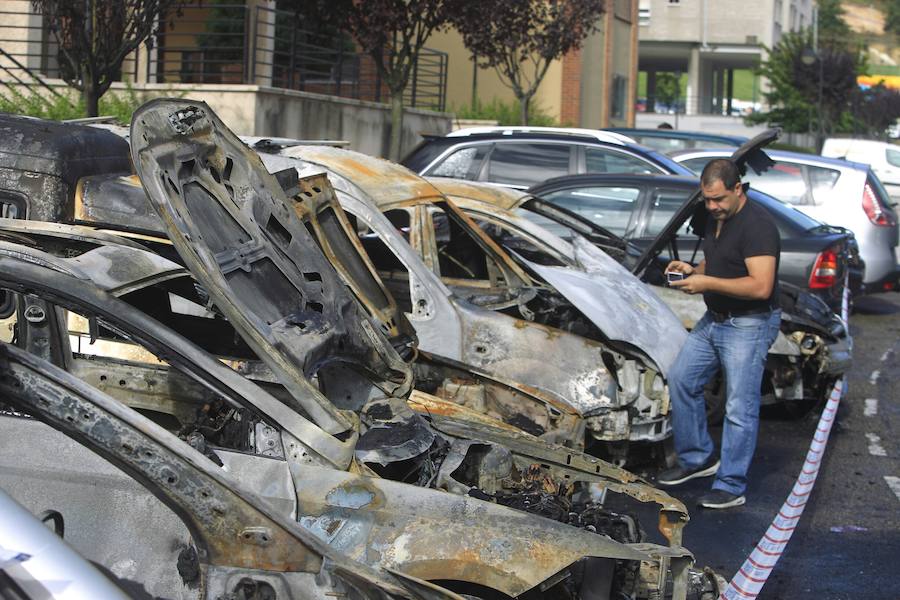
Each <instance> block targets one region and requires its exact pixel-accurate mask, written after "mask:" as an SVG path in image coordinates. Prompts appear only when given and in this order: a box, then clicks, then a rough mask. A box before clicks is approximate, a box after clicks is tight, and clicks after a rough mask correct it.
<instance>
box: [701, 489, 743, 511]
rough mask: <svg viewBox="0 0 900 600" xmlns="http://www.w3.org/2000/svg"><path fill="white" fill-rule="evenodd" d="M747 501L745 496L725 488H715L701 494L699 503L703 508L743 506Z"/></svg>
mask: <svg viewBox="0 0 900 600" xmlns="http://www.w3.org/2000/svg"><path fill="white" fill-rule="evenodd" d="M745 502H747V499H746V498H745V497H744V496H738V495H736V494H732V493H730V492H726V491H725V490H713V491H711V492H710V493H708V494H706V495H704V496H700V499H699V500H697V504H699V505H700V506H702V507H703V508H731V507H732V506H741V505H742V504H744V503H745Z"/></svg>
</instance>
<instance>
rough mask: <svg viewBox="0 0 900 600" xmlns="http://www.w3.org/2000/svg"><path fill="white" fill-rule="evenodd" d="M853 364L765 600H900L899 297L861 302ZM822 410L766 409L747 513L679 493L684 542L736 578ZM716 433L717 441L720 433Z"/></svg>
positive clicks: (694, 491)
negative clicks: (899, 569) (687, 518)
mask: <svg viewBox="0 0 900 600" xmlns="http://www.w3.org/2000/svg"><path fill="white" fill-rule="evenodd" d="M856 308H857V310H856V312H855V313H854V314H853V316H852V317H851V319H850V325H851V331H852V333H853V336H854V341H855V349H854V363H853V364H854V366H853V369H852V371H851V372H850V373H849V378H848V392H847V394H846V395H845V397H844V398H843V400H842V401H841V404H840V409H839V411H838V416H837V421H836V422H835V427H834V430H833V431H832V433H831V437H830V439H829V441H828V447H827V449H826V452H825V457H824V460H823V463H822V468H821V471H820V473H819V477H818V480H817V482H816V486H815V488H814V490H813V492H812V494H811V496H810V500H809V502H808V504H807V506H806V511H805V513H804V514H803V516H802V518H801V519H800V520H799V523H798V525H797V529H796V530H795V531H794V535H793V538H792V539H791V541H790V543H789V544H788V545H787V548H786V550H785V552H784V554H783V556H782V557H781V559H780V561H779V562H778V564H777V566H776V567H775V569H774V570H773V572H772V574H771V576H770V577H769V580H768V582H767V583H766V585H765V587H764V588H763V591H762V593H761V594H760V596H759V598H762V599H772V600H774V599H780V598H809V599H813V598H815V599H851V598H885V599H888V598H890V599H896V598H898V597H900V592H898V587H897V576H896V573H895V571H896V569H895V568H894V567H892V566H891V565H893V564H894V563H895V561H896V553H897V548H900V439H898V435H897V434H898V432H900V385H898V384H900V341H898V338H900V294H887V295H879V296H874V297H870V298H861V299H859V300H857V303H856ZM821 408H822V407H819V408H818V409H816V411H814V413H811V414H810V415H808V416H807V417H805V418H803V419H800V420H790V419H787V418H785V417H782V416H779V415H778V414H777V411H765V414H764V418H763V422H762V425H761V427H760V438H759V443H758V446H757V452H756V456H755V459H754V462H753V466H752V468H751V471H750V479H751V481H750V485H749V489H748V492H747V505H745V506H742V507H739V508H736V509H730V510H725V511H705V510H702V509H700V508H697V507H695V506H694V504H695V503H696V500H697V498H698V497H699V496H700V495H702V494H703V493H704V492H706V491H707V487H708V485H709V483H710V480H708V479H707V480H700V481H696V480H695V481H691V482H688V483H687V484H685V485H684V486H681V487H678V488H672V490H674V495H675V496H677V497H678V498H680V499H682V500H684V501H685V502H686V503H687V504H689V508H690V510H691V522H690V523H689V525H688V526H687V528H686V530H685V544H686V545H688V546H689V547H690V548H693V549H694V551H695V552H696V554H697V563H698V564H699V565H709V566H711V567H713V568H714V569H716V570H717V571H719V572H721V573H722V574H723V575H724V576H726V577H727V578H730V577H731V575H733V574H734V573H735V572H736V571H737V569H738V568H739V567H740V566H741V564H742V562H743V561H744V559H745V558H746V557H747V555H748V554H749V553H750V552H751V550H752V549H753V547H754V546H755V545H756V543H757V542H758V541H759V539H760V537H761V536H762V535H763V533H765V531H766V528H767V527H768V525H769V524H770V523H771V520H772V518H773V517H774V516H775V514H776V513H777V512H778V510H779V508H780V507H781V505H782V503H783V502H784V500H785V498H786V497H787V496H788V494H789V493H790V490H791V487H792V486H793V484H794V481H795V480H796V478H797V475H798V474H799V473H800V469H801V465H802V464H803V460H804V457H805V455H806V451H807V449H808V447H809V443H810V440H811V439H812V436H813V434H814V432H815V429H816V424H817V421H818V417H819V414H820V413H821ZM713 435H714V436H715V437H716V439H717V440H718V438H719V436H720V435H721V428H716V429H715V430H714V432H713Z"/></svg>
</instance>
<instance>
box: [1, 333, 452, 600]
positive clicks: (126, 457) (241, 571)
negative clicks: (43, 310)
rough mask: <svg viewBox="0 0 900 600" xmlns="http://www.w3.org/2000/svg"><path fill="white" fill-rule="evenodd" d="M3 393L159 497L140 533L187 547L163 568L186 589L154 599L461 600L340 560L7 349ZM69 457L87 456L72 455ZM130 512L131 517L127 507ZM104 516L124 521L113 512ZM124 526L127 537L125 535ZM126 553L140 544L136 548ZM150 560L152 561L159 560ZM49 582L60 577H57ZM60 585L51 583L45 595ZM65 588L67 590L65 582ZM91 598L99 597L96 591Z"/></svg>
mask: <svg viewBox="0 0 900 600" xmlns="http://www.w3.org/2000/svg"><path fill="white" fill-rule="evenodd" d="M0 390H2V392H3V398H4V401H6V402H7V403H10V404H11V405H12V406H14V407H16V408H17V409H19V410H22V411H24V412H26V413H28V414H30V415H33V416H34V417H36V418H37V419H40V420H41V421H43V422H45V423H46V424H48V425H50V426H51V427H53V428H55V429H58V430H59V431H60V432H62V433H63V434H64V435H65V436H68V437H69V438H71V439H73V440H76V441H77V442H78V443H77V444H75V445H74V448H77V449H79V450H81V451H82V452H88V451H89V452H93V453H96V454H97V455H99V456H102V457H103V458H105V459H106V460H108V461H109V462H110V463H111V464H112V465H115V466H117V467H118V468H120V469H122V471H124V472H126V473H128V476H127V477H121V476H122V475H124V474H123V473H122V471H117V473H118V475H119V477H115V476H114V479H123V480H125V481H128V482H129V483H133V484H134V483H136V484H139V485H140V486H142V487H143V488H144V489H145V495H147V496H149V495H150V494H152V495H153V496H156V498H157V499H158V500H159V505H160V506H161V507H162V509H161V510H159V511H158V513H156V511H153V512H150V514H153V515H154V516H163V515H164V516H165V517H166V518H165V519H160V520H157V521H154V522H153V526H152V527H145V528H144V529H156V531H152V532H147V531H145V532H144V535H147V537H149V538H151V539H153V538H154V537H156V535H157V534H158V533H159V531H158V529H159V528H166V527H167V526H169V525H172V524H177V525H176V526H175V527H173V528H172V529H173V530H176V531H177V535H183V536H184V537H185V538H188V539H189V545H188V543H185V545H184V546H182V547H181V548H178V547H176V548H172V549H171V550H170V558H171V559H172V560H171V561H170V562H169V563H168V564H167V565H166V566H167V567H168V568H169V570H171V571H172V572H176V570H177V573H178V574H179V575H180V577H181V578H182V579H183V580H184V582H185V583H184V585H183V586H180V589H178V588H171V589H165V588H163V590H159V591H165V592H167V593H168V594H167V595H168V597H176V594H177V596H178V597H184V598H208V599H210V600H211V599H213V598H222V597H232V598H235V597H259V596H256V595H255V594H265V595H266V596H265V597H279V598H321V599H325V598H328V597H331V596H334V595H341V596H344V595H347V596H349V597H353V598H360V599H361V598H407V599H410V600H412V599H417V598H421V599H426V598H431V599H438V598H446V599H451V598H453V599H455V600H460V597H459V596H457V595H456V594H453V593H452V592H449V591H447V590H442V589H441V588H439V587H437V586H433V585H429V584H427V583H425V582H422V581H418V580H416V579H415V578H407V577H405V576H404V575H402V574H392V573H389V572H387V571H386V570H384V569H373V568H371V567H367V566H365V565H363V564H360V563H357V562H355V561H352V560H349V559H347V558H346V557H345V556H344V555H342V554H341V553H340V552H339V551H337V550H336V549H335V548H334V547H332V546H330V545H328V544H327V543H325V542H323V541H322V540H320V539H319V538H318V537H317V536H315V535H313V534H312V533H311V532H309V531H307V530H306V529H304V528H303V527H301V526H299V525H298V524H297V523H296V522H293V521H291V519H290V518H289V517H287V516H286V515H283V514H279V511H277V510H274V509H273V507H272V505H270V504H269V503H267V502H260V501H259V500H258V498H256V497H255V496H254V495H253V494H252V493H250V492H249V491H248V490H247V489H246V488H243V487H242V486H241V485H240V484H239V483H238V482H236V481H235V480H234V479H233V478H232V476H231V475H229V474H227V473H226V472H225V471H223V470H222V468H221V467H220V466H219V465H217V464H215V463H214V462H213V461H212V460H210V459H209V458H208V457H207V456H204V455H203V454H201V453H200V452H198V451H197V450H195V449H193V448H191V447H190V446H188V444H186V443H184V442H183V441H181V440H179V439H177V438H175V437H174V436H172V435H171V434H170V433H169V432H167V431H165V430H164V429H162V428H161V427H159V426H157V425H156V424H154V423H153V422H151V421H150V420H149V419H147V418H146V417H142V416H141V415H139V414H137V413H136V412H135V411H133V410H129V409H127V408H124V407H123V406H122V405H121V404H120V403H119V402H117V401H116V400H114V399H112V398H110V397H109V396H107V395H105V394H103V393H102V392H99V391H98V390H96V389H95V388H93V387H91V386H89V385H85V384H84V382H83V381H82V380H80V379H78V378H77V377H75V376H73V375H71V374H70V373H67V372H66V371H64V370H62V369H60V368H59V367H56V366H55V365H53V364H51V363H49V362H48V361H46V360H44V359H41V358H39V357H37V356H36V355H34V354H32V353H30V352H27V351H25V350H22V349H19V348H16V347H14V346H12V345H9V344H6V343H0ZM0 419H2V420H3V421H7V422H6V423H4V429H7V430H9V427H8V426H9V425H13V426H16V425H23V426H24V427H26V428H28V429H29V431H30V432H32V433H36V434H38V435H41V434H44V433H45V432H44V431H42V430H41V429H40V428H37V427H35V425H38V424H36V423H33V422H31V420H30V419H22V418H21V417H8V416H0ZM10 421H12V422H10ZM49 437H50V438H51V439H52V437H53V436H49ZM63 439H65V438H63ZM55 448H56V450H61V449H62V448H60V447H59V446H55ZM70 449H71V447H70ZM74 455H75V456H76V457H83V456H84V455H83V454H79V452H78V451H77V450H76V452H75V453H74ZM106 483H107V485H109V483H110V482H109V481H107V482H106ZM116 483H120V482H119V481H116ZM48 487H51V488H52V487H53V486H52V485H48ZM31 500H33V499H31ZM97 500H103V496H102V494H98V495H97ZM132 510H136V507H134V506H132ZM57 514H60V515H61V517H60V518H59V520H58V522H63V521H62V513H57ZM145 514H147V512H145ZM108 516H110V517H116V516H119V517H126V516H127V515H119V514H116V512H115V511H112V512H111V513H110V514H109V515H108ZM127 521H128V522H130V521H133V518H132V519H128V520H127ZM127 524H131V525H132V526H134V529H133V530H131V531H129V530H128V528H127ZM70 525H71V523H70ZM123 525H125V526H126V527H123ZM145 525H146V524H145ZM108 527H109V528H110V529H113V530H118V531H119V532H120V533H122V534H124V535H128V534H129V533H131V534H132V535H135V534H137V535H142V534H141V532H140V530H139V529H140V528H138V527H137V524H136V523H127V522H123V521H119V522H114V523H112V524H109V525H108ZM188 532H189V536H188V535H187V534H188ZM48 533H49V532H48ZM76 536H77V533H76ZM142 537H143V536H142ZM132 545H133V546H136V545H140V542H138V541H137V540H133V541H132ZM123 556H124V557H129V556H131V555H130V554H127V553H126V554H124V555H123ZM176 556H177V558H176ZM152 558H153V559H154V560H157V561H158V560H160V559H161V558H163V556H160V555H155V556H153V557H152ZM176 562H177V566H176ZM137 566H138V567H139V568H147V569H149V570H151V571H152V570H154V569H156V568H158V566H159V565H157V564H153V563H152V562H149V563H142V564H140V565H137ZM55 574H56V575H57V576H61V575H62V573H60V572H59V571H58V570H57V571H55ZM154 574H155V573H154ZM142 575H143V576H146V575H147V573H142ZM143 576H141V579H144V578H143ZM112 580H113V582H114V583H116V584H117V585H118V586H119V587H120V589H122V591H123V592H126V593H127V596H128V597H138V596H139V595H142V596H146V595H147V593H148V592H147V590H146V589H145V588H144V584H155V583H158V582H157V581H155V580H153V579H144V580H143V581H136V580H133V579H132V580H128V579H126V578H125V577H121V578H120V577H115V576H114V577H112ZM63 581H64V580H63ZM5 583H6V584H8V583H9V581H6V582H5ZM58 585H59V583H58V582H57V584H56V585H54V584H53V582H49V586H50V589H51V590H53V589H54V588H58ZM64 585H68V582H65V581H64ZM4 589H5V591H8V592H10V593H13V592H14V591H20V592H24V593H25V594H29V593H35V594H36V595H35V596H28V595H25V596H24V597H47V596H44V595H43V594H41V593H40V588H37V587H35V586H33V585H26V587H25V589H24V590H22V589H21V588H19V589H18V590H17V589H16V587H13V588H8V587H6V586H4ZM56 591H58V589H57V590H56ZM70 591H74V590H70ZM93 591H94V592H95V593H96V592H97V590H96V588H95V589H94V590H93ZM154 591H157V590H154ZM12 597H16V598H19V597H23V596H20V595H18V594H17V595H15V596H12ZM85 597H89V596H85ZM90 597H92V596H90ZM103 597H111V596H103ZM122 597H126V596H125V594H123V595H122Z"/></svg>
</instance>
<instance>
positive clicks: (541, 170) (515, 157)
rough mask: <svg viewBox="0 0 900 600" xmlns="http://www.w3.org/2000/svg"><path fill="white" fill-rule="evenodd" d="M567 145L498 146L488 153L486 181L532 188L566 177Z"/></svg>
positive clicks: (567, 165)
mask: <svg viewBox="0 0 900 600" xmlns="http://www.w3.org/2000/svg"><path fill="white" fill-rule="evenodd" d="M569 153H570V147H569V146H568V145H566V144H525V143H516V144H497V146H496V147H495V148H494V151H493V152H492V153H491V157H490V159H489V160H490V166H489V167H488V181H492V182H494V183H504V184H508V185H515V186H525V187H528V186H531V185H533V184H535V183H540V182H541V181H545V180H547V179H550V178H552V177H560V176H562V175H568V174H569Z"/></svg>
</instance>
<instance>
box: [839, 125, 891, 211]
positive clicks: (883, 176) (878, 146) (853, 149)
mask: <svg viewBox="0 0 900 600" xmlns="http://www.w3.org/2000/svg"><path fill="white" fill-rule="evenodd" d="M822 156H830V157H833V158H843V159H845V160H852V161H854V162H859V163H865V164H867V165H869V166H870V167H872V170H873V171H875V174H876V175H878V179H880V180H881V182H882V183H883V184H884V187H885V189H887V191H888V194H890V195H891V198H892V199H893V201H894V203H895V204H896V203H897V202H898V201H900V146H897V145H895V144H889V143H887V142H879V141H877V140H858V139H853V138H828V139H827V140H825V144H824V145H823V146H822Z"/></svg>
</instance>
